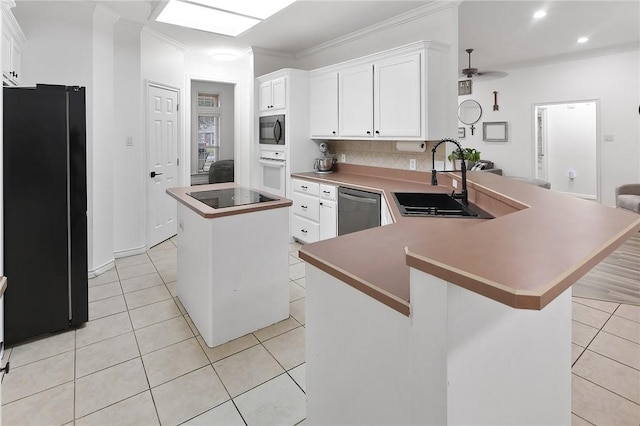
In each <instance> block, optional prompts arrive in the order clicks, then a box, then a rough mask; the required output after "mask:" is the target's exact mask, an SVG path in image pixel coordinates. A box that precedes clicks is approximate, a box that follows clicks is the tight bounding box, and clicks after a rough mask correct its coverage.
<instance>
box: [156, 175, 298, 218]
mask: <svg viewBox="0 0 640 426" xmlns="http://www.w3.org/2000/svg"><path fill="white" fill-rule="evenodd" d="M228 188H241V186H240V185H238V184H236V183H233V182H229V183H214V184H209V185H196V186H184V187H180V188H169V189H167V194H169V195H170V196H172V197H173V198H175V199H176V200H177V201H178V202H180V203H182V204H184V205H185V206H187V207H188V208H190V209H191V210H193V211H194V212H196V213H197V214H199V215H200V216H202V217H204V218H206V219H213V218H217V217H223V216H231V215H236V214H243V213H250V212H255V211H260V210H270V209H279V208H282V207H289V206H290V205H291V204H292V202H291V200H289V199H287V198H283V197H279V196H277V195H273V194H269V193H268V192H264V191H259V190H257V189H252V190H253V191H256V192H259V193H260V194H264V195H266V196H268V197H270V198H275V201H266V202H263V203H255V204H245V205H242V206H234V207H225V208H218V209H215V208H213V207H210V206H208V205H206V204H204V203H202V202H200V201H198V200H196V199H195V198H193V197H191V196H190V195H187V194H189V193H191V192H199V191H211V190H217V189H228Z"/></svg>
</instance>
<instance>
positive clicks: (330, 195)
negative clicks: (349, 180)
mask: <svg viewBox="0 0 640 426" xmlns="http://www.w3.org/2000/svg"><path fill="white" fill-rule="evenodd" d="M337 189H338V188H337V187H335V186H333V185H325V184H320V196H321V197H322V198H325V199H327V200H334V201H335V200H337V199H338V198H337V197H338V191H337Z"/></svg>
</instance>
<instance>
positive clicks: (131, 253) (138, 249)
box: [113, 245, 147, 259]
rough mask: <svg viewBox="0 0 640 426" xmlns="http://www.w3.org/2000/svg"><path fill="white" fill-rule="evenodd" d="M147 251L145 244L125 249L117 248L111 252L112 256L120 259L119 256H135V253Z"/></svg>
mask: <svg viewBox="0 0 640 426" xmlns="http://www.w3.org/2000/svg"><path fill="white" fill-rule="evenodd" d="M146 251H147V246H146V245H143V246H140V247H135V248H131V249H127V250H118V251H114V252H113V257H114V258H116V259H120V258H121V257H127V256H135V255H136V254H142V253H144V252H146Z"/></svg>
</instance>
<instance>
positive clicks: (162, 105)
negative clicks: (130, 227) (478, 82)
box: [147, 85, 178, 247]
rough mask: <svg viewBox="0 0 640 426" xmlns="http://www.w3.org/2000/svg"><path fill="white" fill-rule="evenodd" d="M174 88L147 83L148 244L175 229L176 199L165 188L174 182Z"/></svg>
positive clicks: (175, 108) (169, 235)
mask: <svg viewBox="0 0 640 426" xmlns="http://www.w3.org/2000/svg"><path fill="white" fill-rule="evenodd" d="M177 106H178V92H177V91H176V90H173V89H169V88H164V87H159V86H155V85H149V86H148V103H147V109H148V115H147V117H148V118H147V119H148V131H147V135H148V142H147V145H148V150H147V152H148V158H147V165H148V167H147V179H148V180H147V194H148V198H147V200H148V201H147V217H148V221H147V224H148V225H147V226H148V229H147V235H148V244H149V247H153V246H155V245H156V244H159V243H161V242H162V241H164V240H166V239H167V238H171V237H172V236H174V235H175V234H176V232H177V227H176V217H177V207H176V201H175V200H174V199H173V198H171V197H170V196H169V195H167V193H166V190H167V188H172V187H175V186H177V185H178V182H177V178H176V176H177V172H178V165H177V160H178V107H177Z"/></svg>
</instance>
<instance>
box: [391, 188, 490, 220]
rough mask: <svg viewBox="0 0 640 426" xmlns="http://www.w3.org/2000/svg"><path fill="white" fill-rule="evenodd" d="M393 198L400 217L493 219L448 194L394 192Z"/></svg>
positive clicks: (482, 211) (480, 210)
mask: <svg viewBox="0 0 640 426" xmlns="http://www.w3.org/2000/svg"><path fill="white" fill-rule="evenodd" d="M393 197H394V199H395V201H396V204H397V205H398V209H399V210H400V213H401V214H402V216H419V217H425V216H427V217H428V216H438V217H462V218H465V217H466V218H470V219H473V218H475V219H493V216H491V215H490V214H488V213H487V212H485V211H484V210H482V209H480V208H478V207H477V206H474V205H472V204H469V205H468V206H465V205H463V204H462V203H460V202H458V201H457V200H455V199H454V198H453V197H451V195H449V194H442V193H423V192H394V193H393Z"/></svg>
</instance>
